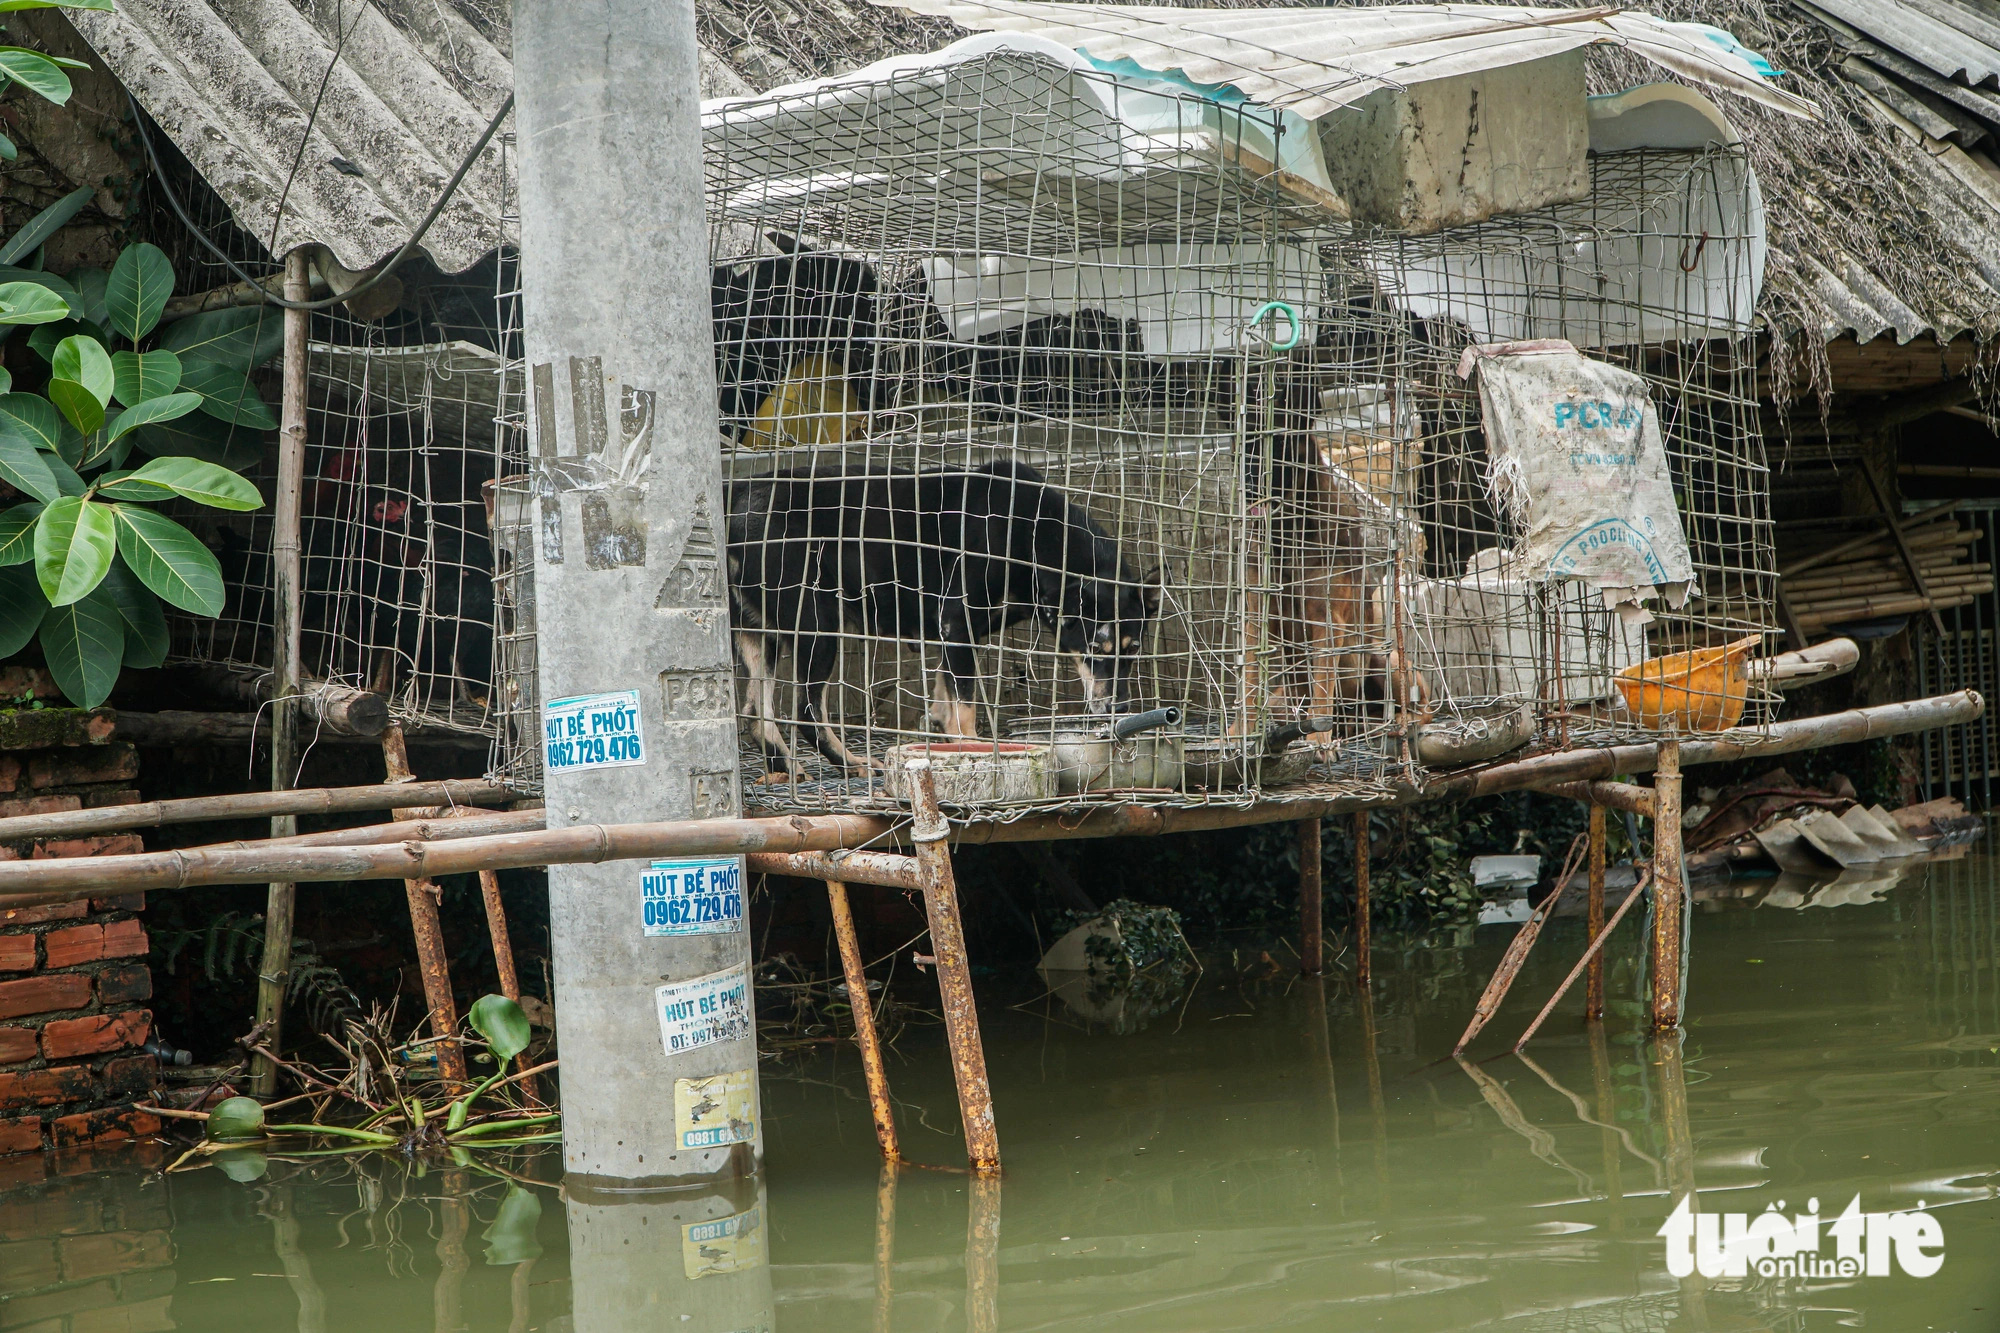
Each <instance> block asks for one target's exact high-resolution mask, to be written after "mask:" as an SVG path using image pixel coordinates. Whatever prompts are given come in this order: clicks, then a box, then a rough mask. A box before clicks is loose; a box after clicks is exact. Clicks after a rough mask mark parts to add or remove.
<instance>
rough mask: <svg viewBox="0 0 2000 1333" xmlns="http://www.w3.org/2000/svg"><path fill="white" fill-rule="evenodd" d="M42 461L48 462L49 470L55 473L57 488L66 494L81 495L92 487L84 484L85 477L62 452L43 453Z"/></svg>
mask: <svg viewBox="0 0 2000 1333" xmlns="http://www.w3.org/2000/svg"><path fill="white" fill-rule="evenodd" d="M42 461H43V462H44V463H47V464H48V465H49V471H50V472H52V473H54V474H55V479H56V489H57V490H59V491H61V492H62V493H63V494H64V495H76V496H81V495H82V494H83V493H84V492H85V491H87V490H89V489H90V487H88V486H86V485H85V484H84V481H83V478H82V477H79V476H78V475H77V474H76V469H75V468H73V467H71V466H70V465H69V464H68V463H67V462H65V461H64V460H63V456H62V455H61V454H43V455H42Z"/></svg>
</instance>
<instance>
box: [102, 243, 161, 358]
mask: <svg viewBox="0 0 2000 1333" xmlns="http://www.w3.org/2000/svg"><path fill="white" fill-rule="evenodd" d="M173 294H174V266H173V265H172V264H171V263H169V262H168V261H167V253H166V251H164V250H162V249H160V247H159V246H157V245H152V244H149V243H147V242H145V241H140V242H138V243H137V244H136V245H128V246H126V247H125V248H124V249H123V250H122V251H120V252H119V255H118V262H117V263H116V264H113V265H112V266H111V281H110V283H109V284H108V285H107V286H106V287H105V289H104V310H105V317H106V318H107V319H109V320H110V321H111V327H112V328H114V329H116V330H118V331H119V332H120V333H122V334H124V335H125V336H126V337H127V338H130V339H131V340H132V341H133V342H138V341H139V340H140V339H141V338H143V337H145V336H146V335H147V334H149V333H151V332H152V331H153V326H154V325H155V324H158V323H159V322H160V312H161V311H162V310H165V309H166V308H167V298H168V297H169V296H172V295H173Z"/></svg>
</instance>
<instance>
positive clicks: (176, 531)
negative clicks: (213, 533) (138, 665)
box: [111, 504, 223, 616]
mask: <svg viewBox="0 0 2000 1333" xmlns="http://www.w3.org/2000/svg"><path fill="white" fill-rule="evenodd" d="M111 508H112V510H113V512H115V513H116V514H117V516H118V554H120V555H122V556H124V557H125V563H126V564H128V565H130V566H131V567H132V572H133V573H134V574H137V575H138V576H139V581H140V582H141V583H144V584H145V585H146V586H147V587H148V588H151V589H152V590H153V591H154V592H156V593H158V594H159V595H160V597H161V598H162V599H163V600H165V601H166V602H167V603H168V604H169V605H171V606H178V607H179V608H180V609H181V610H183V611H192V612H194V613H195V614H196V615H202V616H219V615H221V614H222V600H223V598H222V566H221V565H220V564H218V563H217V562H216V559H215V553H214V552H213V551H210V550H209V549H208V548H207V547H206V546H203V545H202V544H201V539H200V538H198V537H196V536H195V535H194V534H193V533H192V532H189V531H188V530H187V529H186V528H184V527H182V526H181V525H180V524H178V523H176V522H174V521H173V520H172V519H170V518H168V517H166V516H165V515H164V514H156V513H154V512H153V511H152V510H150V509H135V508H133V507H132V506H131V505H126V504H115V505H113V506H111Z"/></svg>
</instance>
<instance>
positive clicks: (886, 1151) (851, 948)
mask: <svg viewBox="0 0 2000 1333" xmlns="http://www.w3.org/2000/svg"><path fill="white" fill-rule="evenodd" d="M826 898H827V902H828V903H829V904H830V905H831V906H832V907H833V938H834V940H835V942H836V943H837V944H838V945H839V946H840V970H841V972H842V973H843V974H844V975H845V976H846V977H847V1007H848V1009H849V1010H851V1011H852V1012H853V1014H854V1042H855V1044H856V1045H857V1046H859V1047H860V1048H861V1074H862V1077H863V1078H864V1079H865V1080H866V1081H867V1084H868V1109H869V1110H870V1111H871V1112H872V1113H873V1114H874V1116H875V1141H876V1142H877V1143H879V1144H881V1145H882V1158H883V1160H884V1161H887V1162H890V1163H895V1162H899V1161H901V1160H902V1157H903V1154H902V1150H901V1149H900V1148H899V1147H898V1146H897V1143H896V1114H895V1110H894V1108H893V1107H892V1106H891V1104H890V1102H889V1074H888V1071H887V1070H886V1069H884V1068H883V1067H882V1043H881V1040H880V1039H879V1038H878V1037H877V1036H876V1034H875V1003H874V1001H873V1000H871V999H869V998H868V974H867V973H866V972H864V971H863V970H862V968H861V941H860V939H859V937H857V936H856V935H855V933H854V913H853V912H852V911H851V910H849V908H848V905H847V886H846V885H845V884H842V883H841V882H840V881H839V880H836V879H830V880H828V881H826Z"/></svg>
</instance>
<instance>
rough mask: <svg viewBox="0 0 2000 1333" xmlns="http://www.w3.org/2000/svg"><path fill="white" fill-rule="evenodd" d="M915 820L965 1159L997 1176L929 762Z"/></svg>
mask: <svg viewBox="0 0 2000 1333" xmlns="http://www.w3.org/2000/svg"><path fill="white" fill-rule="evenodd" d="M909 772H910V778H911V783H910V788H911V791H912V792H913V794H914V795H915V798H916V799H915V800H914V802H913V803H912V804H913V805H914V807H915V808H914V810H913V811H912V813H913V814H914V816H915V818H914V819H913V820H912V821H911V828H910V841H911V842H912V843H914V844H915V846H916V851H917V860H919V861H920V862H922V863H923V868H924V914H925V916H926V917H928V918H929V920H930V928H931V952H932V953H933V954H934V955H936V957H937V973H938V993H939V995H940V996H941V998H942V999H943V1001H944V1030H945V1036H946V1038H947V1039H948V1040H949V1042H950V1044H951V1066H952V1077H953V1081H954V1082H956V1083H957V1085H958V1114H959V1118H960V1119H961V1120H962V1121H963V1122H964V1124H965V1155H966V1160H967V1162H968V1164H969V1165H970V1166H971V1168H972V1173H973V1174H974V1175H993V1174H997V1173H998V1172H999V1170H1000V1136H999V1133H998V1132H997V1130H996V1129H995V1127H994V1124H993V1092H992V1089H991V1088H990V1087H989V1086H988V1084H987V1081H986V1052H985V1050H984V1049H983V1048H982V1047H981V1045H980V1040H979V1012H978V1010H977V1009H976V1008H974V1006H973V1002H972V969H971V968H970V967H969V966H968V964H967V962H966V957H965V929H964V926H963V925H962V924H961V922H960V920H959V915H958V880H957V878H956V876H955V875H954V874H953V873H952V868H951V844H950V841H949V839H950V837H951V825H950V824H948V823H946V822H945V817H944V815H943V813H942V812H941V811H940V810H939V809H938V803H937V784H936V782H935V781H934V780H933V779H932V777H931V766H930V762H929V761H928V760H923V759H914V760H911V761H910V768H909Z"/></svg>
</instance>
